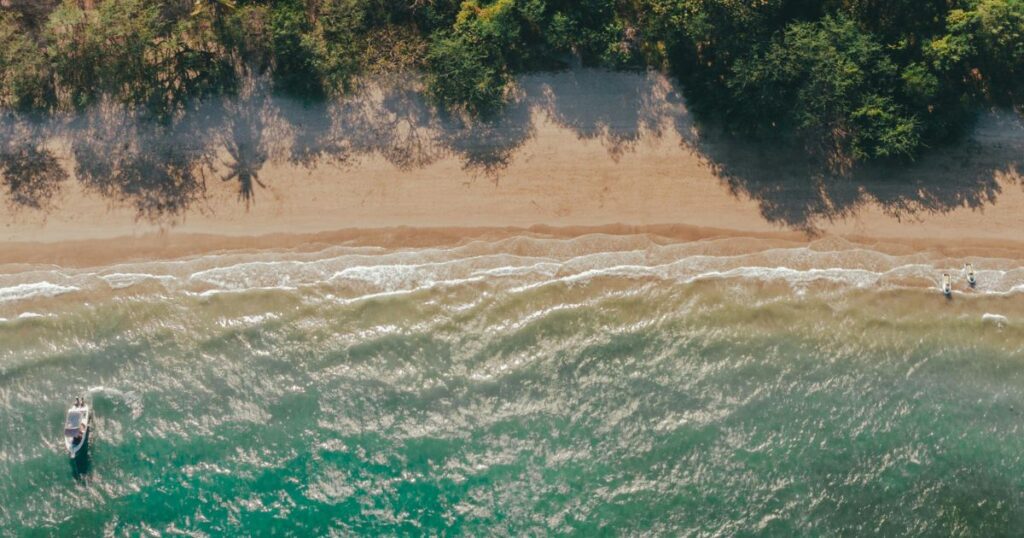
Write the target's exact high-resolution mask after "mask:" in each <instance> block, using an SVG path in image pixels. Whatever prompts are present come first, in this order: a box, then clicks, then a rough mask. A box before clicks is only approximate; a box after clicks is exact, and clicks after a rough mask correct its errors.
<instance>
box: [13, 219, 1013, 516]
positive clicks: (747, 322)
mask: <svg viewBox="0 0 1024 538" xmlns="http://www.w3.org/2000/svg"><path fill="white" fill-rule="evenodd" d="M975 264H976V266H979V267H981V266H984V267H986V269H984V270H983V271H982V272H979V279H980V280H981V281H982V282H981V283H980V284H979V287H978V288H977V289H975V290H970V289H962V290H958V293H957V295H956V296H955V297H954V299H953V300H951V301H947V300H945V299H942V298H941V297H940V296H939V295H938V294H937V293H936V291H935V289H934V286H935V281H934V275H935V273H936V272H939V271H941V270H943V268H945V267H950V266H952V262H951V261H949V260H943V259H940V258H930V257H928V256H926V255H922V254H915V255H913V256H894V255H889V254H884V253H881V252H874V251H870V250H866V249H859V248H853V249H846V250H828V249H826V248H823V246H821V245H819V246H817V247H815V248H807V247H794V248H776V249H771V250H757V249H756V248H753V247H752V246H751V243H750V242H739V243H729V244H723V243H722V242H721V241H720V240H717V241H712V242H694V243H684V244H658V243H656V242H653V241H652V240H651V239H650V238H646V237H642V236H637V237H624V238H623V237H619V238H612V239H609V238H607V237H585V238H579V239H575V240H557V241H556V240H544V239H538V238H528V237H523V238H514V239H508V240H502V241H495V242H485V241H477V242H473V243H470V244H467V245H464V246H461V247H457V248H452V249H421V250H397V251H396V250H388V249H376V248H365V247H359V248H347V247H332V248H330V249H327V250H324V251H322V252H319V253H290V252H265V253H259V252H249V253H241V254H231V253H228V254H219V255H217V256H207V257H200V258H194V259H186V260H175V261H168V262H146V263H139V264H122V265H119V266H116V267H109V268H93V269H88V270H71V269H54V268H50V267H44V268H25V270H24V271H19V272H17V273H10V274H5V275H0V316H2V317H3V318H4V319H3V320H2V321H0V341H2V342H3V344H4V345H3V346H0V410H2V416H3V417H4V421H5V431H6V432H7V433H6V435H5V441H4V442H3V443H2V444H0V529H4V530H5V531H6V530H10V532H13V533H15V534H18V533H23V532H27V531H29V530H31V529H36V530H41V531H43V532H44V533H53V534H62V533H71V532H74V531H77V530H80V529H83V528H88V529H105V530H107V531H110V532H113V533H115V534H122V533H124V534H136V533H142V532H151V531H152V532H157V533H166V534H171V533H175V532H195V533H199V534H207V535H218V534H225V533H227V534H240V533H244V534H275V533H279V532H280V531H281V530H283V529H290V530H292V531H293V532H294V533H295V534H328V533H330V532H337V533H345V532H356V533H361V534H394V533H401V534H420V533H440V532H447V533H452V534H455V533H464V534H471V535H476V534H514V535H521V534H549V533H573V532H575V533H580V534H586V535H591V534H599V533H605V532H611V531H615V532H616V533H626V534H636V533H653V534H672V535H679V534H682V535H687V534H693V535H734V534H750V533H768V534H781V535H789V534H801V533H807V532H811V533H813V534H824V535H835V534H866V533H882V534H949V533H955V532H960V531H962V530H966V531H969V532H971V533H975V534H983V535H991V534H1005V533H1008V532H1010V531H1011V530H1012V529H1017V528H1020V527H1021V526H1022V524H1024V499H1022V493H1021V492H1022V491H1024V488H1022V485H1024V484H1021V480H1024V479H1022V478H1021V477H1022V476H1024V472H1022V471H1024V464H1022V462H1021V456H1020V454H1021V453H1022V450H1021V448H1022V446H1021V444H1022V442H1021V441H1020V440H1019V439H1021V438H1022V436H1021V432H1020V426H1019V424H1020V423H1021V418H1022V417H1021V413H1022V411H1021V410H1022V409H1024V363H1022V362H1021V360H1020V358H1021V356H1022V355H1021V353H1022V350H1024V335H1022V331H1021V326H1020V321H1019V320H1020V319H1022V316H1024V305H1022V304H1021V303H1022V302H1024V301H1022V299H1021V298H1020V296H1019V293H1018V292H1019V291H1020V290H1022V289H1024V288H1021V287H1020V286H1021V283H1022V282H1024V271H1022V270H1021V269H1020V268H1019V267H1018V266H1017V265H1014V262H1013V261H1011V260H994V259H993V260H986V263H984V264H981V263H978V262H975ZM29 313H32V314H34V315H27V314H29ZM82 393H86V394H88V396H89V398H90V399H91V400H92V402H93V405H94V408H95V410H96V414H97V419H96V421H95V427H96V430H95V432H94V442H93V443H92V445H91V447H90V449H89V460H88V461H87V462H84V463H81V464H79V465H78V466H74V467H73V466H72V465H71V464H70V463H69V462H68V461H67V459H66V458H65V457H64V456H63V455H62V453H61V452H62V444H61V440H60V439H59V437H58V434H59V428H60V423H61V420H62V414H63V410H64V409H65V407H66V405H67V402H68V401H69V399H70V398H71V397H72V396H73V395H75V394H82Z"/></svg>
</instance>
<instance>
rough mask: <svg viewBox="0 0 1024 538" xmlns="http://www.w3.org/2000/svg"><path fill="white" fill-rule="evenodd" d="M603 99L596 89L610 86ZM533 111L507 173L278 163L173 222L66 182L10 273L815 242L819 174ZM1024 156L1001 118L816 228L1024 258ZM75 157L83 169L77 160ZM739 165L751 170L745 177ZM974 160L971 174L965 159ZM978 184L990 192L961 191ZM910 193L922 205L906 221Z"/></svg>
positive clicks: (8, 240)
mask: <svg viewBox="0 0 1024 538" xmlns="http://www.w3.org/2000/svg"><path fill="white" fill-rule="evenodd" d="M630 76H635V75H630ZM649 79H650V76H648V80H649ZM534 83H535V84H539V83H538V82H536V81H534ZM556 83H557V80H556ZM574 83H575V86H572V87H573V88H576V90H579V88H580V87H581V86H580V85H579V83H578V81H575V82H574ZM653 84H654V85H655V86H657V85H659V84H660V85H665V84H667V82H665V81H663V80H661V79H655V81H654V83H653ZM586 87H587V88H589V87H590V85H586ZM594 88H595V89H592V90H588V91H590V92H592V93H597V94H600V93H601V92H602V91H605V90H602V89H600V87H599V86H595V87H594ZM607 91H614V88H612V89H611V90H607ZM667 91H668V92H671V91H673V90H672V89H671V88H669V89H668V90H667ZM664 93H665V92H664V91H663V92H662V94H664ZM563 94H564V95H562V96H561V97H560V98H562V99H563V100H564V99H575V98H576V96H575V95H573V94H572V92H571V91H564V92H563ZM659 95H661V94H659ZM590 97H593V95H591V96H590ZM580 99H583V100H584V101H586V99H587V96H583V97H580ZM601 106H604V105H601ZM666 106H667V105H666ZM672 106H675V107H677V110H675V112H674V113H675V114H676V115H677V116H680V115H685V108H682V107H683V105H681V104H679V105H672ZM531 116H532V119H533V133H532V137H531V138H530V139H529V140H527V141H526V142H525V143H524V144H523V145H522V146H521V147H519V148H518V149H516V150H515V151H514V153H513V154H512V158H511V162H510V163H509V165H508V166H507V167H506V168H504V169H502V170H501V171H500V172H498V173H497V174H496V175H489V174H486V173H481V172H480V171H479V170H467V169H466V168H465V167H464V166H463V161H462V160H460V159H459V158H457V157H455V156H449V157H447V158H443V159H440V160H437V161H436V162H433V163H432V164H428V165H426V166H422V167H413V168H411V169H402V168H399V167H397V166H395V165H394V164H391V163H390V162H388V161H387V160H386V159H385V158H383V157H381V156H380V155H373V154H371V155H369V156H366V157H364V158H362V159H360V160H359V161H358V162H357V163H356V164H354V165H351V166H346V167H337V166H332V165H321V166H318V167H316V168H314V169H312V170H309V169H306V168H303V167H300V166H295V165H289V164H288V163H286V162H275V161H273V160H271V161H270V162H268V163H267V164H266V166H265V167H264V168H263V169H262V171H261V172H260V178H261V180H262V181H263V182H264V183H265V184H266V188H259V187H258V188H257V189H256V193H255V203H254V204H253V205H251V206H250V207H248V208H246V205H245V204H244V203H242V202H240V201H239V200H238V196H237V190H236V186H235V184H234V183H231V182H221V181H218V180H216V179H213V180H208V182H207V189H208V192H207V197H208V199H207V200H206V201H205V202H204V203H202V204H199V205H197V206H196V207H193V209H192V210H190V211H189V212H187V213H186V214H185V215H183V216H182V217H181V218H179V219H177V221H176V222H173V223H168V222H161V223H153V222H150V221H147V220H144V219H142V220H140V219H139V218H138V216H137V214H136V213H135V211H134V210H133V209H131V208H129V207H123V206H118V205H116V204H113V203H111V202H110V201H109V200H108V199H105V198H103V197H101V196H99V195H97V194H95V193H91V192H86V191H84V190H83V188H82V187H81V185H80V184H79V183H78V182H76V181H73V180H72V181H68V182H66V185H65V186H64V188H63V190H62V192H61V194H60V195H59V199H58V200H57V203H56V205H55V207H54V208H53V209H52V210H50V211H48V212H46V213H42V212H38V211H33V210H26V209H21V210H17V211H15V210H12V209H11V208H10V207H0V263H23V262H29V263H54V264H61V265H96V264H104V263H110V262H112V261H115V260H123V259H131V258H147V257H173V256H180V255H185V254H195V253H198V252H202V251H204V250H211V249H226V248H263V247H284V246H290V247H297V246H301V245H315V244H322V243H330V242H342V241H360V242H368V243H373V242H377V243H387V244H396V245H418V244H428V243H429V244H437V243H445V242H457V241H460V240H463V239H465V238H466V237H479V236H496V235H507V234H512V233H521V231H522V229H524V228H532V230H533V232H535V233H546V234H555V235H574V234H579V233H589V232H594V231H602V232H609V233H632V232H636V231H644V232H650V233H655V234H658V235H663V236H665V237H669V238H673V239H678V240H691V239H699V238H703V237H712V236H721V235H749V236H755V237H764V238H775V239H779V240H786V241H807V240H809V239H810V237H809V235H808V232H807V230H806V229H805V228H804V227H802V226H799V225H795V224H793V222H787V220H786V218H782V219H780V218H779V217H778V215H779V214H780V213H782V214H783V215H789V216H791V215H793V214H796V215H798V216H799V215H800V214H801V211H802V208H804V207H805V206H807V204H808V200H807V198H808V192H814V190H813V189H809V188H808V187H807V179H806V178H801V177H789V178H788V179H787V177H788V176H786V175H785V173H784V172H780V173H779V176H780V179H778V181H777V184H778V185H782V186H783V188H782V189H781V190H780V189H778V188H776V187H775V185H776V183H773V182H772V181H773V179H772V177H771V174H770V168H771V167H772V166H776V165H777V163H776V164H772V160H771V157H770V156H769V157H768V158H765V159H764V160H763V162H761V161H759V160H758V159H757V158H755V159H753V161H751V160H750V159H751V158H750V157H749V156H746V157H745V156H744V155H743V154H740V155H738V156H736V155H732V156H731V157H726V158H723V157H721V154H722V151H720V150H722V148H721V147H720V146H719V147H716V146H714V145H712V144H705V145H703V146H701V145H700V144H699V143H695V142H694V141H693V140H690V139H689V138H690V135H689V133H688V132H687V128H686V125H687V124H686V122H685V121H682V122H681V121H680V120H679V118H678V117H676V118H675V120H674V121H675V124H674V128H664V129H662V128H650V127H648V128H643V127H642V128H639V129H637V131H636V133H635V136H633V137H632V138H631V139H630V140H628V141H627V143H625V144H623V143H621V140H620V139H617V138H615V137H614V136H612V135H610V134H609V132H610V131H609V129H610V128H609V127H608V126H605V127H604V128H605V131H603V132H602V131H600V129H599V130H598V131H596V132H591V131H587V132H585V133H583V134H581V130H580V129H579V128H574V125H572V124H571V121H567V120H566V118H565V117H564V115H562V116H559V115H558V113H557V111H556V112H554V113H553V112H552V111H551V110H550V109H548V110H546V109H544V108H542V107H536V108H535V109H533V110H532V112H531ZM684 119H685V118H684ZM659 121H661V120H659ZM596 125H598V127H599V128H600V127H601V125H600V123H597V124H596ZM680 125H682V127H680ZM614 127H615V126H614V125H612V126H611V128H614ZM1022 150H1024V130H1022V129H1020V125H1019V123H1016V122H1013V121H1009V120H1006V119H1005V118H998V117H992V118H987V119H985V120H983V121H982V124H981V125H980V126H979V128H978V131H977V132H976V133H975V136H974V137H973V139H972V140H971V141H970V142H968V143H965V144H964V145H962V146H961V147H958V148H953V149H952V150H949V151H943V152H941V153H940V154H936V155H933V156H930V157H928V158H926V159H925V160H924V161H922V162H921V163H919V164H917V165H916V166H914V167H912V169H911V170H910V171H909V172H901V173H898V174H893V175H894V176H896V177H892V178H889V177H882V176H885V175H886V172H879V173H877V174H876V175H877V176H880V177H876V178H874V179H872V181H873V182H872V183H870V185H872V187H870V188H869V190H870V189H876V190H878V192H880V193H881V194H880V195H879V196H878V197H880V198H881V199H883V202H882V203H879V202H878V201H876V199H875V197H874V196H863V195H861V194H858V193H860V192H862V191H863V190H864V189H863V188H862V187H861V186H859V185H857V184H854V183H853V180H851V184H849V185H840V186H839V187H838V188H839V190H840V192H841V196H845V197H847V198H849V197H850V196H855V197H856V196H860V198H861V199H863V200H861V199H858V200H859V201H857V202H849V201H848V200H847V201H846V202H843V203H846V204H847V206H848V207H847V206H843V207H837V208H836V210H835V211H830V212H826V213H831V214H832V218H833V220H831V221H830V220H829V219H828V218H818V219H817V220H816V221H815V222H814V227H815V231H814V233H815V234H816V237H818V238H820V237H822V236H824V237H829V236H837V237H843V238H847V239H853V240H856V241H858V242H860V243H871V244H874V243H887V244H893V245H903V247H901V248H920V249H943V248H945V249H974V250H978V249H983V250H993V249H995V250H1000V251H1006V252H1024V183H1022V181H1021V177H1020V173H1019V170H1018V169H1017V164H1016V161H1015V159H1016V158H1018V157H1020V156H1022V155H1024V152H1022ZM62 159H64V160H66V161H68V164H69V168H71V167H72V166H71V164H72V163H71V162H70V159H71V158H70V156H69V153H68V152H67V151H64V154H63V156H62ZM716 159H717V160H716ZM729 159H732V161H730V160H729ZM736 159H741V160H742V159H747V161H744V162H743V163H741V166H737V165H736V163H735V160H736ZM965 160H966V161H970V163H968V164H962V161H965ZM723 162H725V163H726V167H728V169H729V170H737V169H743V168H744V167H746V168H757V167H762V170H761V171H765V170H763V169H764V168H767V169H768V171H767V172H766V174H767V178H762V177H758V178H756V179H754V180H752V181H750V182H747V181H744V180H743V179H742V177H741V180H740V181H738V182H737V181H735V178H733V181H731V182H730V180H729V178H730V176H729V173H728V170H723V166H722V163H723ZM908 174H909V176H912V178H910V179H908V177H909V176H908ZM967 175H970V176H971V177H972V178H974V179H972V181H974V180H977V177H981V180H982V181H987V182H988V183H987V184H986V186H985V187H983V188H978V189H973V190H972V187H963V185H962V183H963V181H962V177H963V176H967ZM740 176H742V174H740ZM904 176H907V177H904ZM901 181H902V182H903V183H902V184H901V185H903V186H901V187H899V189H903V190H896V191H895V192H889V191H888V190H887V189H888V187H886V185H888V183H886V182H894V183H897V184H898V182H901ZM908 181H909V182H911V183H913V182H915V181H917V182H921V183H922V184H923V185H928V184H929V183H928V182H929V181H930V182H933V183H936V184H939V185H942V184H943V182H945V183H949V184H951V185H953V187H951V188H949V189H937V191H936V192H934V193H933V192H918V191H917V190H916V189H917V188H916V187H913V186H911V187H907V186H906V183H907V182H908ZM789 187H792V189H791V190H792V193H789V192H788V190H787V189H789ZM908 189H909V190H908ZM974 191H984V192H982V193H981V194H978V193H977V192H974ZM765 193H767V194H765ZM890 195H892V196H893V197H896V198H898V199H897V200H896V201H893V200H892V199H891V198H890ZM908 197H909V199H910V200H912V201H913V202H914V203H912V204H911V206H913V207H910V208H909V210H902V211H896V210H895V209H894V208H900V207H903V205H905V204H903V202H902V201H903V200H905V199H908ZM942 197H947V198H948V199H942ZM826 199H827V200H829V201H828V202H827V203H833V202H832V201H831V200H830V199H828V198H826ZM812 202H813V203H818V202H817V201H816V200H812ZM971 205H976V206H978V207H969V206H971ZM789 206H792V207H789ZM819 209H820V208H819ZM789 220H790V221H791V220H792V219H789Z"/></svg>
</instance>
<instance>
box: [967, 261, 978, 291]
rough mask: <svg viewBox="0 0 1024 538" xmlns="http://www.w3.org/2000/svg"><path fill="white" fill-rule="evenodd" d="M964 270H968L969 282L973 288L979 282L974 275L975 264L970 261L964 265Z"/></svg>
mask: <svg viewBox="0 0 1024 538" xmlns="http://www.w3.org/2000/svg"><path fill="white" fill-rule="evenodd" d="M964 270H965V271H967V283H968V284H970V285H971V287H972V288H973V287H974V285H975V284H977V283H978V280H977V279H976V278H975V277H974V264H972V263H968V264H966V265H964Z"/></svg>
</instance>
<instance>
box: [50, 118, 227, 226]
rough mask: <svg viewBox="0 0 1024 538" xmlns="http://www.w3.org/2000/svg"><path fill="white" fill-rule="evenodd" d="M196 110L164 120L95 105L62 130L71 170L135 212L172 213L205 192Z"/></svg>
mask: <svg viewBox="0 0 1024 538" xmlns="http://www.w3.org/2000/svg"><path fill="white" fill-rule="evenodd" d="M202 119H203V118H201V117H200V116H198V115H189V116H185V118H184V119H182V120H180V121H177V122H174V123H173V124H170V125H166V124H161V123H154V122H150V121H146V120H140V119H139V118H138V117H137V116H136V115H135V114H134V113H132V112H131V111H129V110H126V109H124V108H123V107H120V106H116V105H107V106H102V107H99V108H97V109H96V110H93V111H91V112H90V113H89V114H87V115H85V116H84V117H83V118H82V119H81V120H80V121H79V122H76V123H74V124H72V125H70V126H68V127H67V128H66V129H65V134H66V137H67V138H68V139H69V140H70V142H71V152H72V155H73V157H74V160H75V175H76V177H77V178H78V180H79V181H80V182H81V183H82V184H83V185H85V187H86V188H87V189H90V190H93V191H95V192H98V193H100V194H102V195H103V196H105V197H107V198H109V199H111V200H114V201H116V202H118V203H122V204H127V205H129V206H131V207H133V208H134V209H135V210H136V211H137V212H138V214H139V216H140V217H144V218H149V219H151V220H160V219H161V218H163V217H168V216H177V215H179V214H181V213H182V212H184V211H185V210H186V209H188V208H189V207H190V206H191V205H192V204H193V203H194V202H196V201H198V200H200V199H202V197H203V195H204V193H205V191H206V183H205V178H204V176H203V169H204V165H208V164H209V162H210V158H211V155H212V153H211V143H210V137H209V128H208V126H207V125H205V124H204V122H202V121H201V120H202Z"/></svg>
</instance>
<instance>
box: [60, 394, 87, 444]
mask: <svg viewBox="0 0 1024 538" xmlns="http://www.w3.org/2000/svg"><path fill="white" fill-rule="evenodd" d="M89 415H90V412H89V406H88V405H87V404H86V403H85V400H82V399H81V398H75V404H74V405H72V406H71V408H70V409H68V415H67V418H66V419H65V420H64V447H65V448H67V449H68V457H70V458H72V459H73V458H75V457H76V456H78V454H79V452H80V451H81V450H82V448H84V447H85V444H86V442H88V440H89V418H90V417H89Z"/></svg>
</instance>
